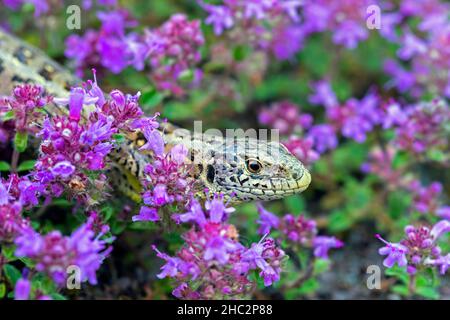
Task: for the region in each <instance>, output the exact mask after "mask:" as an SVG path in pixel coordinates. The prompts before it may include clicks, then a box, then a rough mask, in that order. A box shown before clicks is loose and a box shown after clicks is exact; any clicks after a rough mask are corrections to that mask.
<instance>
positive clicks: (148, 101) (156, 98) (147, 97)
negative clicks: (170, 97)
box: [140, 89, 164, 109]
mask: <svg viewBox="0 0 450 320" xmlns="http://www.w3.org/2000/svg"><path fill="white" fill-rule="evenodd" d="M163 99H164V95H163V94H161V93H160V92H158V91H156V90H155V89H151V90H149V91H147V92H144V93H143V94H142V95H141V97H140V101H141V105H142V106H143V107H146V108H150V109H152V108H154V107H156V106H158V105H159V104H160V103H161V102H162V101H163Z"/></svg>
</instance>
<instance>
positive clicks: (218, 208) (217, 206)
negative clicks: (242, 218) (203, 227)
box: [205, 195, 236, 223]
mask: <svg viewBox="0 0 450 320" xmlns="http://www.w3.org/2000/svg"><path fill="white" fill-rule="evenodd" d="M205 209H207V210H208V212H209V220H210V221H211V222H215V223H220V222H222V221H225V220H227V219H228V216H229V215H230V213H233V212H234V211H235V210H236V209H235V208H232V207H230V208H227V207H226V204H225V203H224V199H223V196H220V195H214V197H213V199H212V200H209V201H206V202H205Z"/></svg>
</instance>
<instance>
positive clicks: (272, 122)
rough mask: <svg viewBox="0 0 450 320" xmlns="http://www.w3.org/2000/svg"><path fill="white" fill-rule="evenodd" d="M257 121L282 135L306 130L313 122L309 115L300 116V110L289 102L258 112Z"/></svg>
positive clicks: (282, 102) (276, 104)
mask: <svg viewBox="0 0 450 320" xmlns="http://www.w3.org/2000/svg"><path fill="white" fill-rule="evenodd" d="M258 120H259V122H260V123H261V124H263V125H266V126H269V127H271V128H274V129H277V130H279V132H280V134H282V135H290V134H292V133H294V132H299V131H302V130H304V129H308V128H309V127H310V126H311V124H312V121H313V118H312V116H311V115H309V114H301V113H300V108H299V106H297V105H296V104H294V103H292V102H290V101H281V102H277V103H274V104H273V105H272V106H270V107H269V108H264V109H262V110H261V112H259V115H258Z"/></svg>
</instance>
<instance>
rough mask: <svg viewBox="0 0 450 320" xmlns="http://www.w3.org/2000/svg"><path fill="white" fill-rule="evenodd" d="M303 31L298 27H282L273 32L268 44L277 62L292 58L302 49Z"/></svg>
mask: <svg viewBox="0 0 450 320" xmlns="http://www.w3.org/2000/svg"><path fill="white" fill-rule="evenodd" d="M304 38H305V33H304V30H303V29H302V28H301V27H299V26H282V27H280V28H278V29H276V30H275V31H274V34H273V39H272V42H271V44H270V46H271V48H272V52H273V54H274V56H275V58H277V59H278V60H287V59H290V58H292V57H293V56H294V55H295V54H296V53H297V52H299V51H300V50H301V49H302V47H303V40H304Z"/></svg>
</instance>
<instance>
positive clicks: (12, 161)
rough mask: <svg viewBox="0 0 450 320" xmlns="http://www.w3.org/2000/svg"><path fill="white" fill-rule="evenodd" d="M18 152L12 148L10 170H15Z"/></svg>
mask: <svg viewBox="0 0 450 320" xmlns="http://www.w3.org/2000/svg"><path fill="white" fill-rule="evenodd" d="M19 156H20V152H19V151H17V150H16V149H15V148H14V151H13V154H12V158H11V171H12V172H17V164H18V163H19Z"/></svg>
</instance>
